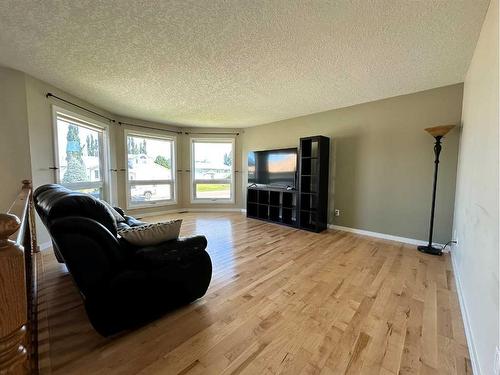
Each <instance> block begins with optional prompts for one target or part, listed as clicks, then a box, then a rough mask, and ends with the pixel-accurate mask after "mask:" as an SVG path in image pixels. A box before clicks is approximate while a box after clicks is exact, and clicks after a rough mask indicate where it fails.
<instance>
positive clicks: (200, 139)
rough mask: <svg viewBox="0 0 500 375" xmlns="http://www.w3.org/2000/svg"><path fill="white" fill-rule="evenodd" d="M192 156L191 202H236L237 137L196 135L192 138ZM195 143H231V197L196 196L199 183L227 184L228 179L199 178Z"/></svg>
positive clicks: (190, 140)
mask: <svg viewBox="0 0 500 375" xmlns="http://www.w3.org/2000/svg"><path fill="white" fill-rule="evenodd" d="M189 143H190V158H191V178H190V202H191V204H207V203H209V204H234V203H235V186H234V185H235V181H236V179H235V167H234V165H235V159H236V140H235V138H208V137H196V138H190V139H189ZM195 143H230V144H231V147H232V152H233V162H232V164H231V178H230V181H229V184H230V189H229V191H230V197H229V198H196V184H197V183H213V184H227V183H228V182H227V180H197V179H196V168H195V150H194V146H195Z"/></svg>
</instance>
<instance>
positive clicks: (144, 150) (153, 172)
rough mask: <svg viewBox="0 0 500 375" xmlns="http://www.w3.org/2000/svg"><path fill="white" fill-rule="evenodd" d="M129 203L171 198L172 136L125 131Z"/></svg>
mask: <svg viewBox="0 0 500 375" xmlns="http://www.w3.org/2000/svg"><path fill="white" fill-rule="evenodd" d="M126 144H127V176H128V177H127V189H128V196H129V205H135V206H137V205H148V204H156V203H158V202H162V201H164V202H168V201H174V198H175V197H174V194H175V189H174V175H175V173H174V152H173V150H174V140H173V139H172V138H166V137H165V138H163V137H162V138H160V137H154V136H149V135H145V134H144V135H143V134H127V135H126Z"/></svg>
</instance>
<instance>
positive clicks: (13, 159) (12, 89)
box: [0, 67, 31, 212]
mask: <svg viewBox="0 0 500 375" xmlns="http://www.w3.org/2000/svg"><path fill="white" fill-rule="evenodd" d="M0 87H1V91H2V92H1V95H0V134H1V137H0V172H1V175H2V183H1V187H0V212H6V211H7V210H8V209H9V207H10V205H11V204H12V202H13V201H14V199H15V198H16V195H17V194H18V193H19V191H20V189H21V186H22V182H21V181H22V180H24V179H30V178H31V168H30V148H29V138H28V117H27V114H26V92H25V90H24V74H23V73H21V72H18V71H16V70H12V69H8V68H3V67H0Z"/></svg>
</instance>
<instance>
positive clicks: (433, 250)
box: [418, 125, 455, 255]
mask: <svg viewBox="0 0 500 375" xmlns="http://www.w3.org/2000/svg"><path fill="white" fill-rule="evenodd" d="M454 127H455V125H441V126H435V127H433V128H427V129H425V131H426V132H427V133H429V134H430V135H432V136H433V137H434V139H435V140H436V143H435V144H434V156H435V158H434V184H433V186H432V206H431V223H430V228H429V243H428V244H427V245H423V246H419V247H418V250H419V251H421V252H423V253H427V254H432V255H442V254H443V251H442V249H440V248H438V247H434V246H432V232H433V231H434V210H435V208H436V187H437V177H438V166H439V154H440V153H441V139H442V138H443V137H444V136H445V135H446V134H447V133H448V132H449V131H450V130H451V129H453V128H454Z"/></svg>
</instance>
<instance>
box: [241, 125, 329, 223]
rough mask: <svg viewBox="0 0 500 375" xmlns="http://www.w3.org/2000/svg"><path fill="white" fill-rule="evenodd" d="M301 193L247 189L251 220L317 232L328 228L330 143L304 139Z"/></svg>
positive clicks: (300, 162)
mask: <svg viewBox="0 0 500 375" xmlns="http://www.w3.org/2000/svg"><path fill="white" fill-rule="evenodd" d="M298 159H299V160H298V166H297V167H298V173H297V185H298V190H286V189H279V188H272V187H257V186H256V187H248V188H247V217H250V218H254V219H260V220H265V221H269V222H273V223H278V224H283V225H288V226H291V227H295V228H301V229H305V230H309V231H313V232H321V231H323V230H325V229H326V228H327V220H328V174H329V170H330V139H329V138H328V137H324V136H320V135H318V136H314V137H306V138H301V139H300V147H299V155H298Z"/></svg>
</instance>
